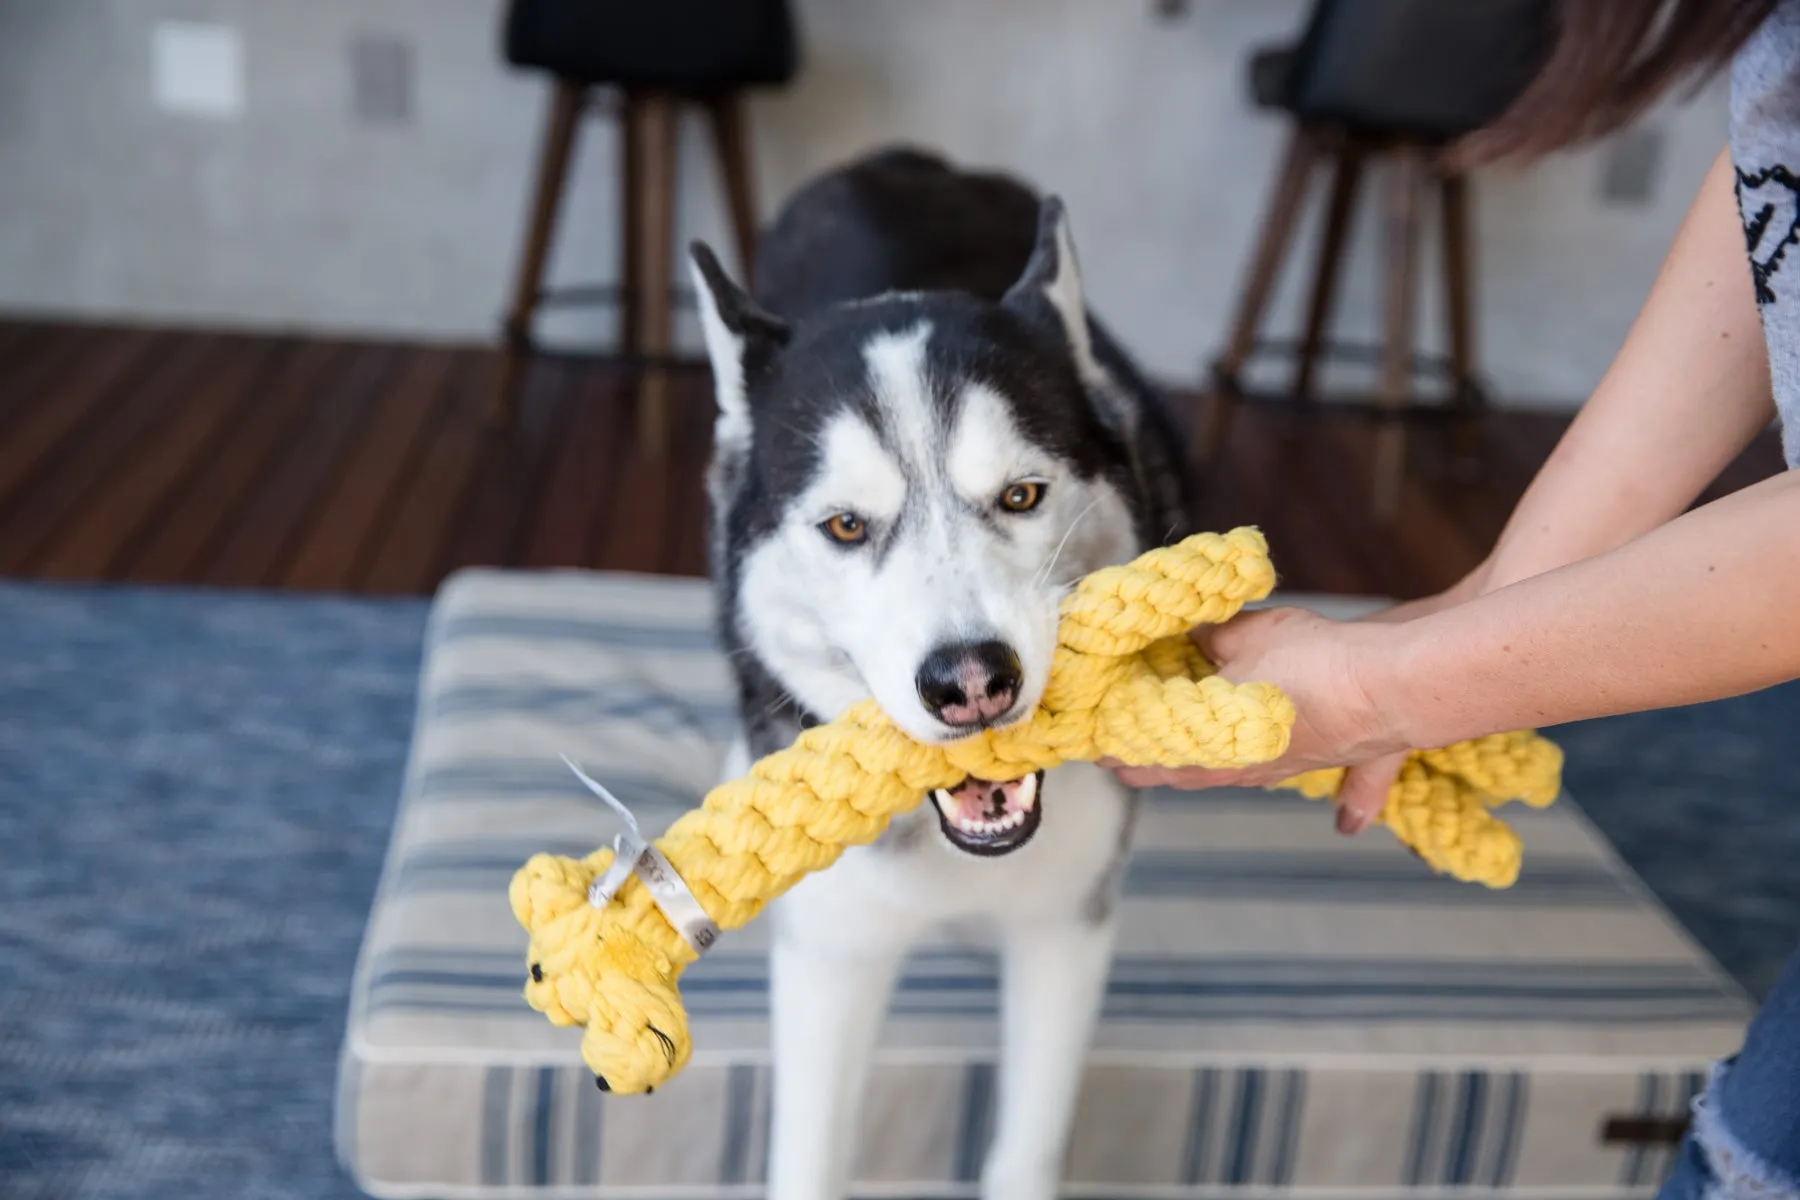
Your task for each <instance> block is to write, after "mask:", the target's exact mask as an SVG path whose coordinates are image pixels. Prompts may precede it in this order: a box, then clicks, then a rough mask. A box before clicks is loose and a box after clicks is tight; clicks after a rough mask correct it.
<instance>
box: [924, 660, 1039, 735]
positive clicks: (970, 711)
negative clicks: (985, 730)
mask: <svg viewBox="0 0 1800 1200" xmlns="http://www.w3.org/2000/svg"><path fill="white" fill-rule="evenodd" d="M1024 681H1025V668H1024V667H1023V666H1022V665H1021V664H1020V662H1019V655H1018V652H1017V651H1015V650H1014V649H1013V648H1012V647H1011V646H1009V645H1007V644H1006V643H1005V642H996V641H986V642H956V643H953V644H951V645H948V646H939V647H938V648H937V649H936V650H933V651H932V652H931V653H930V654H927V655H926V656H925V661H924V662H923V663H921V664H920V665H919V675H918V685H919V699H920V700H922V701H924V702H925V707H926V709H927V710H929V711H930V712H931V714H932V715H933V716H935V717H937V719H938V720H940V721H942V722H943V723H944V724H946V725H983V724H986V723H988V722H990V721H993V720H996V719H997V718H999V717H1003V716H1005V715H1006V714H1007V712H1009V711H1010V710H1011V709H1012V706H1013V702H1014V701H1015V700H1017V699H1018V696H1019V687H1020V685H1021V684H1023V683H1024Z"/></svg>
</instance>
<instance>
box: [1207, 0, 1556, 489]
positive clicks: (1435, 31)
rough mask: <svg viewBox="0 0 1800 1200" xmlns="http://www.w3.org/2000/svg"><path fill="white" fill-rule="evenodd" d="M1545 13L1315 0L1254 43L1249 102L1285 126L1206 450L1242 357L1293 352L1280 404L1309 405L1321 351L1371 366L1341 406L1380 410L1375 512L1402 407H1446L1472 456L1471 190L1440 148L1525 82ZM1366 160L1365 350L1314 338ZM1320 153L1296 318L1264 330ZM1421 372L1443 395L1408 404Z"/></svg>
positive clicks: (1476, 421) (1397, 472)
mask: <svg viewBox="0 0 1800 1200" xmlns="http://www.w3.org/2000/svg"><path fill="white" fill-rule="evenodd" d="M1554 21H1555V5H1554V3H1553V0H1457V2H1456V3H1453V4H1451V3H1445V2H1444V0H1317V3H1315V5H1314V7H1313V10H1312V13H1311V15H1310V17H1309V19H1308V22H1307V25H1306V28H1305V31H1304V32H1303V34H1302V35H1301V37H1300V39H1299V41H1298V42H1297V43H1295V44H1293V45H1291V46H1281V47H1273V48H1265V49H1262V50H1260V51H1257V52H1255V53H1254V54H1253V55H1252V57H1251V59H1250V63H1249V84H1250V94H1251V98H1252V100H1253V101H1254V103H1255V104H1256V105H1257V106H1258V107H1260V108H1264V109H1270V110H1273V111H1277V112H1281V113H1285V114H1286V115H1287V117H1288V118H1289V120H1290V122H1291V124H1292V129H1291V132H1290V133H1289V135H1288V144H1287V149H1286V152H1285V154H1284V155H1283V158H1282V163H1281V166H1280V168H1279V170H1278V172H1277V174H1276V179H1275V185H1274V188H1273V190H1272V192H1271V194H1270V198H1269V201H1268V204H1267V207H1266V209H1265V211H1264V216H1263V226H1262V232H1261V234H1260V236H1259V238H1258V240H1257V243H1256V248H1255V250H1254V252H1253V254H1252V257H1251V261H1250V265H1249V269H1248V272H1247V274H1246V278H1245V281H1244V284H1243V288H1242V290H1241V292H1240V295H1239V299H1238V306H1237V314H1236V317H1235V319H1234V321H1233V323H1232V326H1231V331H1230V335H1229V337H1228V339H1227V341H1226V344H1225V348H1224V350H1223V351H1222V352H1221V353H1220V354H1219V356H1218V357H1217V358H1216V359H1214V360H1213V362H1212V364H1211V371H1210V375H1211V381H1210V388H1209V392H1210V409H1211V412H1210V414H1209V419H1208V420H1207V421H1206V422H1205V426H1204V433H1203V436H1204V438H1205V443H1204V446H1203V447H1202V451H1203V454H1204V456H1205V457H1207V458H1209V459H1210V458H1212V457H1214V456H1216V455H1217V454H1218V453H1219V452H1220V451H1221V449H1222V448H1223V446H1224V443H1225V441H1226V438H1227V437H1228V435H1229V432H1230V424H1231V417H1232V415H1233V412H1234V411H1235V409H1236V408H1237V407H1238V405H1239V404H1241V403H1242V402H1244V401H1245V400H1246V399H1249V398H1250V397H1249V394H1248V392H1247V390H1246V389H1245V387H1244V384H1243V372H1244V368H1245V367H1246V366H1247V365H1248V363H1249V362H1250V360H1251V359H1252V358H1253V357H1257V356H1263V355H1278V356H1287V357H1291V358H1292V359H1293V363H1294V374H1293V382H1292V384H1291V386H1290V389H1289V391H1290V396H1291V400H1290V404H1289V406H1290V407H1291V408H1292V410H1293V412H1294V415H1295V416H1305V415H1311V414H1313V413H1315V412H1317V411H1318V407H1319V406H1318V405H1317V404H1316V399H1317V397H1316V394H1315V383H1316V379H1317V374H1318V368H1319V365H1320V363H1321V361H1322V360H1324V359H1326V358H1332V357H1336V358H1362V359H1364V360H1373V361H1374V362H1375V363H1377V364H1378V366H1379V372H1380V376H1379V378H1380V382H1379V384H1378V389H1377V393H1376V398H1375V402H1374V404H1373V405H1362V406H1354V405H1353V406H1350V407H1351V408H1353V409H1360V410H1361V411H1364V412H1367V413H1368V414H1369V415H1373V416H1375V417H1377V418H1378V419H1379V420H1380V422H1381V427H1380V430H1379V432H1378V434H1377V438H1376V451H1375V479H1374V497H1373V501H1374V503H1373V507H1374V510H1375V513H1376V515H1377V516H1379V517H1382V518H1384V519H1385V518H1387V517H1390V516H1392V515H1393V513H1394V510H1395V508H1396V507H1397V505H1398V503H1399V493H1400V484H1401V480H1402V478H1403V476H1404V471H1405V446H1406V442H1405V439H1406V425H1405V422H1406V421H1408V420H1410V419H1415V418H1420V417H1432V416H1441V415H1444V414H1445V412H1446V410H1447V411H1448V414H1449V415H1451V416H1452V417H1454V419H1455V431H1456V446H1457V449H1458V452H1459V454H1460V455H1461V456H1462V457H1463V459H1464V460H1465V462H1467V461H1472V460H1473V459H1474V457H1475V456H1476V454H1477V453H1478V448H1479V441H1478V439H1479V430H1480V423H1481V414H1482V411H1483V409H1484V408H1485V406H1486V403H1487V397H1486V392H1485V390H1484V389H1483V387H1482V385H1481V383H1480V380H1479V378H1478V374H1477V367H1476V356H1475V341H1474V315H1473V304H1474V293H1475V280H1474V273H1475V266H1474V260H1473V254H1472V249H1471V246H1470V234H1469V224H1470V198H1469V191H1470V189H1469V183H1468V180H1467V178H1466V177H1465V176H1464V174H1463V173H1462V172H1461V171H1458V170H1456V169H1454V168H1452V167H1449V166H1447V165H1446V164H1444V163H1443V162H1442V161H1441V158H1442V155H1441V151H1442V150H1443V148H1444V147H1445V146H1446V145H1448V144H1449V143H1450V142H1452V141H1454V140H1455V139H1457V138H1459V137H1461V136H1463V135H1464V134H1467V133H1470V132H1473V131H1474V130H1476V129H1478V128H1480V127H1481V126H1482V125H1484V124H1486V123H1487V122H1488V121H1490V120H1492V119H1493V118H1494V117H1496V116H1498V115H1499V114H1500V112H1501V111H1502V110H1504V109H1505V108H1506V107H1507V105H1509V104H1510V103H1511V102H1512V100H1513V99H1514V98H1515V97H1517V95H1518V94H1519V93H1520V92H1521V91H1522V90H1523V89H1524V87H1525V85H1526V84H1527V83H1529V82H1530V80H1531V78H1532V77H1533V76H1534V75H1535V73H1536V71H1537V69H1538V67H1539V66H1540V65H1541V64H1542V61H1543V57H1544V55H1545V54H1546V53H1547V52H1548V50H1549V48H1550V46H1551V44H1552V41H1553V39H1554V34H1555V25H1554ZM1371 166H1381V167H1384V168H1386V173H1387V181H1386V182H1387V189H1386V190H1387V195H1386V198H1385V215H1384V217H1383V240H1384V243H1385V246H1384V251H1383V255H1382V257H1383V262H1382V272H1383V275H1384V278H1383V282H1382V332H1381V344H1380V346H1379V348H1378V349H1375V350H1373V351H1370V350H1369V349H1367V348H1358V347H1351V346H1345V345H1342V344H1335V343H1332V342H1330V341H1329V340H1328V339H1327V337H1326V330H1327V326H1328V325H1329V324H1330V320H1331V308H1332V304H1333V301H1334V299H1335V295H1336V291H1337V281H1338V275H1339V273H1340V269H1341V267H1342V264H1343V260H1344V257H1345V250H1346V234H1347V231H1348V228H1349V224H1350V218H1351V215H1352V211H1353V209H1354V206H1355V201H1356V194H1357V190H1358V186H1359V184H1360V182H1361V180H1362V176H1363V174H1364V172H1365V170H1366V169H1367V168H1369V167H1371ZM1321 167H1323V168H1325V170H1326V172H1327V173H1328V174H1329V175H1330V177H1331V185H1330V194H1329V199H1328V201H1327V204H1326V211H1325V218H1324V228H1323V232H1322V236H1321V237H1320V240H1319V246H1318V257H1317V260H1316V262H1315V264H1314V266H1313V275H1312V286H1311V292H1310V295H1309V296H1308V300H1307V306H1306V318H1305V321H1306V323H1305V326H1304V331H1303V333H1302V334H1301V337H1300V338H1299V340H1298V341H1286V342H1283V341H1271V340H1267V339H1264V338H1262V337H1261V336H1260V333H1261V326H1262V322H1263V318H1264V316H1265V314H1266V311H1267V308H1268V305H1269V300H1270V298H1271V296H1272V295H1273V293H1274V289H1275V285H1276V283H1277V282H1278V280H1279V277H1280V274H1281V269H1282V265H1283V262H1284V260H1285V259H1286V256H1287V252H1288V249H1289V247H1290V245H1291V244H1292V241H1293V238H1294V233H1295V228H1296V226H1297V224H1298V222H1299V217H1300V211H1301V208H1302V207H1303V206H1304V204H1305V201H1306V196H1307V191H1308V189H1309V187H1310V186H1311V184H1312V181H1313V177H1314V175H1315V174H1316V173H1317V172H1318V169H1319V168H1321ZM1432 192H1435V196H1436V200H1437V203H1438V206H1439V209H1440V214H1441V224H1442V233H1443V237H1442V242H1443V269H1444V282H1445V290H1446V293H1447V295H1446V299H1447V303H1446V305H1445V316H1446V318H1447V325H1448V329H1447V331H1446V332H1447V335H1448V338H1447V340H1448V349H1449V354H1448V357H1447V359H1434V358H1427V357H1425V356H1423V355H1420V354H1418V353H1416V352H1415V348H1414V345H1413V335H1414V328H1413V326H1414V323H1415V315H1416V311H1417V307H1418V284H1419V275H1420V267H1421V264H1420V257H1421V255H1420V241H1421V235H1422V232H1423V224H1424V213H1423V208H1424V204H1425V202H1426V198H1427V195H1428V193H1432ZM1427 373H1428V374H1435V375H1439V376H1442V377H1444V378H1445V379H1446V380H1447V384H1448V388H1447V391H1448V395H1447V397H1446V398H1445V399H1446V400H1447V405H1446V404H1438V405H1419V404H1416V403H1415V401H1416V400H1417V399H1418V397H1417V396H1416V395H1415V392H1414V381H1415V376H1416V375H1419V374H1427ZM1332 407H1333V409H1334V410H1336V409H1338V408H1339V407H1340V406H1338V405H1333V406H1332Z"/></svg>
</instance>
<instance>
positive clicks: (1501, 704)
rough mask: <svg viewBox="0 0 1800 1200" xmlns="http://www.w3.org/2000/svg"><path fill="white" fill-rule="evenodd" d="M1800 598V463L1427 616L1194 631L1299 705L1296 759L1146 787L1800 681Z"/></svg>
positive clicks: (1254, 617)
mask: <svg viewBox="0 0 1800 1200" xmlns="http://www.w3.org/2000/svg"><path fill="white" fill-rule="evenodd" d="M1796 596H1800V472H1788V473H1786V474H1783V475H1779V476H1777V477H1775V478H1774V479H1770V480H1767V481H1765V482H1763V483H1760V484H1757V485H1756V486H1755V487H1751V488H1746V489H1744V490H1743V491H1741V492H1738V493H1736V494H1734V495H1731V496H1728V497H1726V498H1725V499H1723V500H1718V501H1715V502H1713V503H1711V504H1708V505H1705V506H1704V507H1701V508H1697V509H1695V510H1694V511H1692V512H1690V513H1687V514H1686V515H1684V516H1681V517H1678V518H1676V519H1675V520H1673V521H1670V522H1668V523H1667V524H1665V525H1664V526H1663V527H1662V528H1661V529H1658V530H1655V531H1654V532H1651V533H1649V534H1646V535H1644V536H1643V537H1641V538H1637V539H1635V540H1634V541H1632V542H1629V543H1627V544H1626V545H1624V546H1622V547H1620V548H1618V549H1616V550H1611V551H1608V552H1607V553H1605V554H1602V555H1597V556H1595V557H1593V558H1589V559H1585V560H1583V561H1581V562H1578V563H1574V564H1572V565H1570V566H1567V567H1559V568H1557V569H1556V570H1554V571H1548V572H1545V573H1543V574H1540V575H1535V576H1533V577H1532V578H1530V579H1526V580H1522V581H1520V582H1519V583H1515V584H1512V585H1511V586H1509V587H1505V588H1501V589H1499V590H1497V591H1494V592H1490V593H1488V594H1487V595H1485V596H1481V597H1479V598H1477V599H1475V600H1471V601H1469V602H1468V603H1466V604H1460V605H1456V606H1455V607H1452V608H1446V609H1444V610H1442V611H1440V612H1437V613H1433V614H1431V615H1429V616H1424V617H1419V618H1417V619H1416V620H1412V621H1404V622H1400V623H1397V624H1376V623H1370V622H1351V623H1340V622H1335V621H1328V620H1326V619H1325V618H1323V617H1319V616H1317V615H1315V614H1313V613H1308V612H1302V611H1301V610H1299V609H1273V610H1269V611H1264V612H1255V613H1250V614H1247V615H1244V616H1240V617H1238V618H1236V619H1234V620H1232V621H1229V622H1227V623H1226V624H1224V625H1220V626H1217V627H1216V628H1213V629H1203V630H1199V631H1196V635H1195V636H1196V637H1198V638H1199V639H1200V640H1201V642H1202V646H1203V648H1204V649H1205V650H1206V652H1207V654H1208V655H1209V656H1210V657H1211V658H1212V659H1213V661H1214V662H1216V663H1217V664H1218V666H1219V669H1220V672H1221V673H1222V674H1224V675H1225V677H1226V678H1228V679H1232V680H1237V681H1242V680H1251V679H1255V680H1267V681H1268V682H1270V683H1274V684H1277V685H1279V686H1280V687H1282V688H1283V689H1284V690H1285V691H1286V692H1287V693H1288V694H1289V695H1290V696H1291V697H1292V698H1293V701H1294V707H1295V709H1296V712H1297V714H1298V717H1297V720H1296V722H1295V725H1294V734H1293V740H1292V743H1291V744H1290V746H1289V749H1288V752H1287V754H1286V755H1284V756H1283V757H1282V758H1281V759H1280V760H1278V761H1277V762H1274V763H1270V764H1266V765H1264V766H1260V767H1253V768H1248V769H1245V770H1236V771H1199V770H1197V771H1176V772H1155V771H1152V772H1144V773H1141V774H1142V776H1143V779H1142V781H1143V782H1146V783H1165V782H1166V783H1174V784H1177V785H1178V786H1188V787H1216V786H1221V785H1226V784H1243V785H1262V784H1270V783H1276V782H1279V781H1281V780H1283V779H1287V778H1290V777H1291V776H1293V775H1296V774H1298V773H1300V772H1302V771H1308V770H1312V769H1313V768H1315V767H1325V766H1344V765H1355V764H1359V763H1370V762H1374V761H1388V760H1390V759H1391V758H1392V756H1393V755H1395V754H1396V753H1399V752H1403V751H1405V750H1407V749H1409V748H1411V747H1415V746H1444V745H1448V744H1450V743H1452V742H1457V741H1461V740H1462V739H1464V738H1471V737H1479V736H1481V735H1483V734H1488V733H1495V732H1499V731H1502V730H1507V729H1520V728H1529V727H1533V726H1539V725H1554V724H1560V723H1562V722H1565V721H1574V720H1583V719H1587V718H1592V717H1604V716H1612V715H1615V714H1618V713H1624V712H1637V711H1641V710H1644V709H1651V708H1666V707H1670V706H1673V705H1679V704H1693V703H1698V702H1700V701H1703V700H1716V699H1720V698H1723V697H1726V696H1733V695H1740V694H1742V693H1744V692H1749V691H1754V690H1756V689H1758V688H1762V687H1767V686H1770V685H1772V684H1775V683H1780V682H1783V681H1785V680H1789V679H1795V678H1800V618H1797V617H1796V615H1795V601H1794V597H1796ZM1389 778H1391V776H1390V777H1389ZM1385 798H1386V791H1385V789H1384V790H1383V791H1382V792H1381V796H1380V799H1382V800H1385ZM1375 808H1376V809H1378V808H1379V805H1376V806H1375ZM1372 811H1374V810H1371V812H1372Z"/></svg>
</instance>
